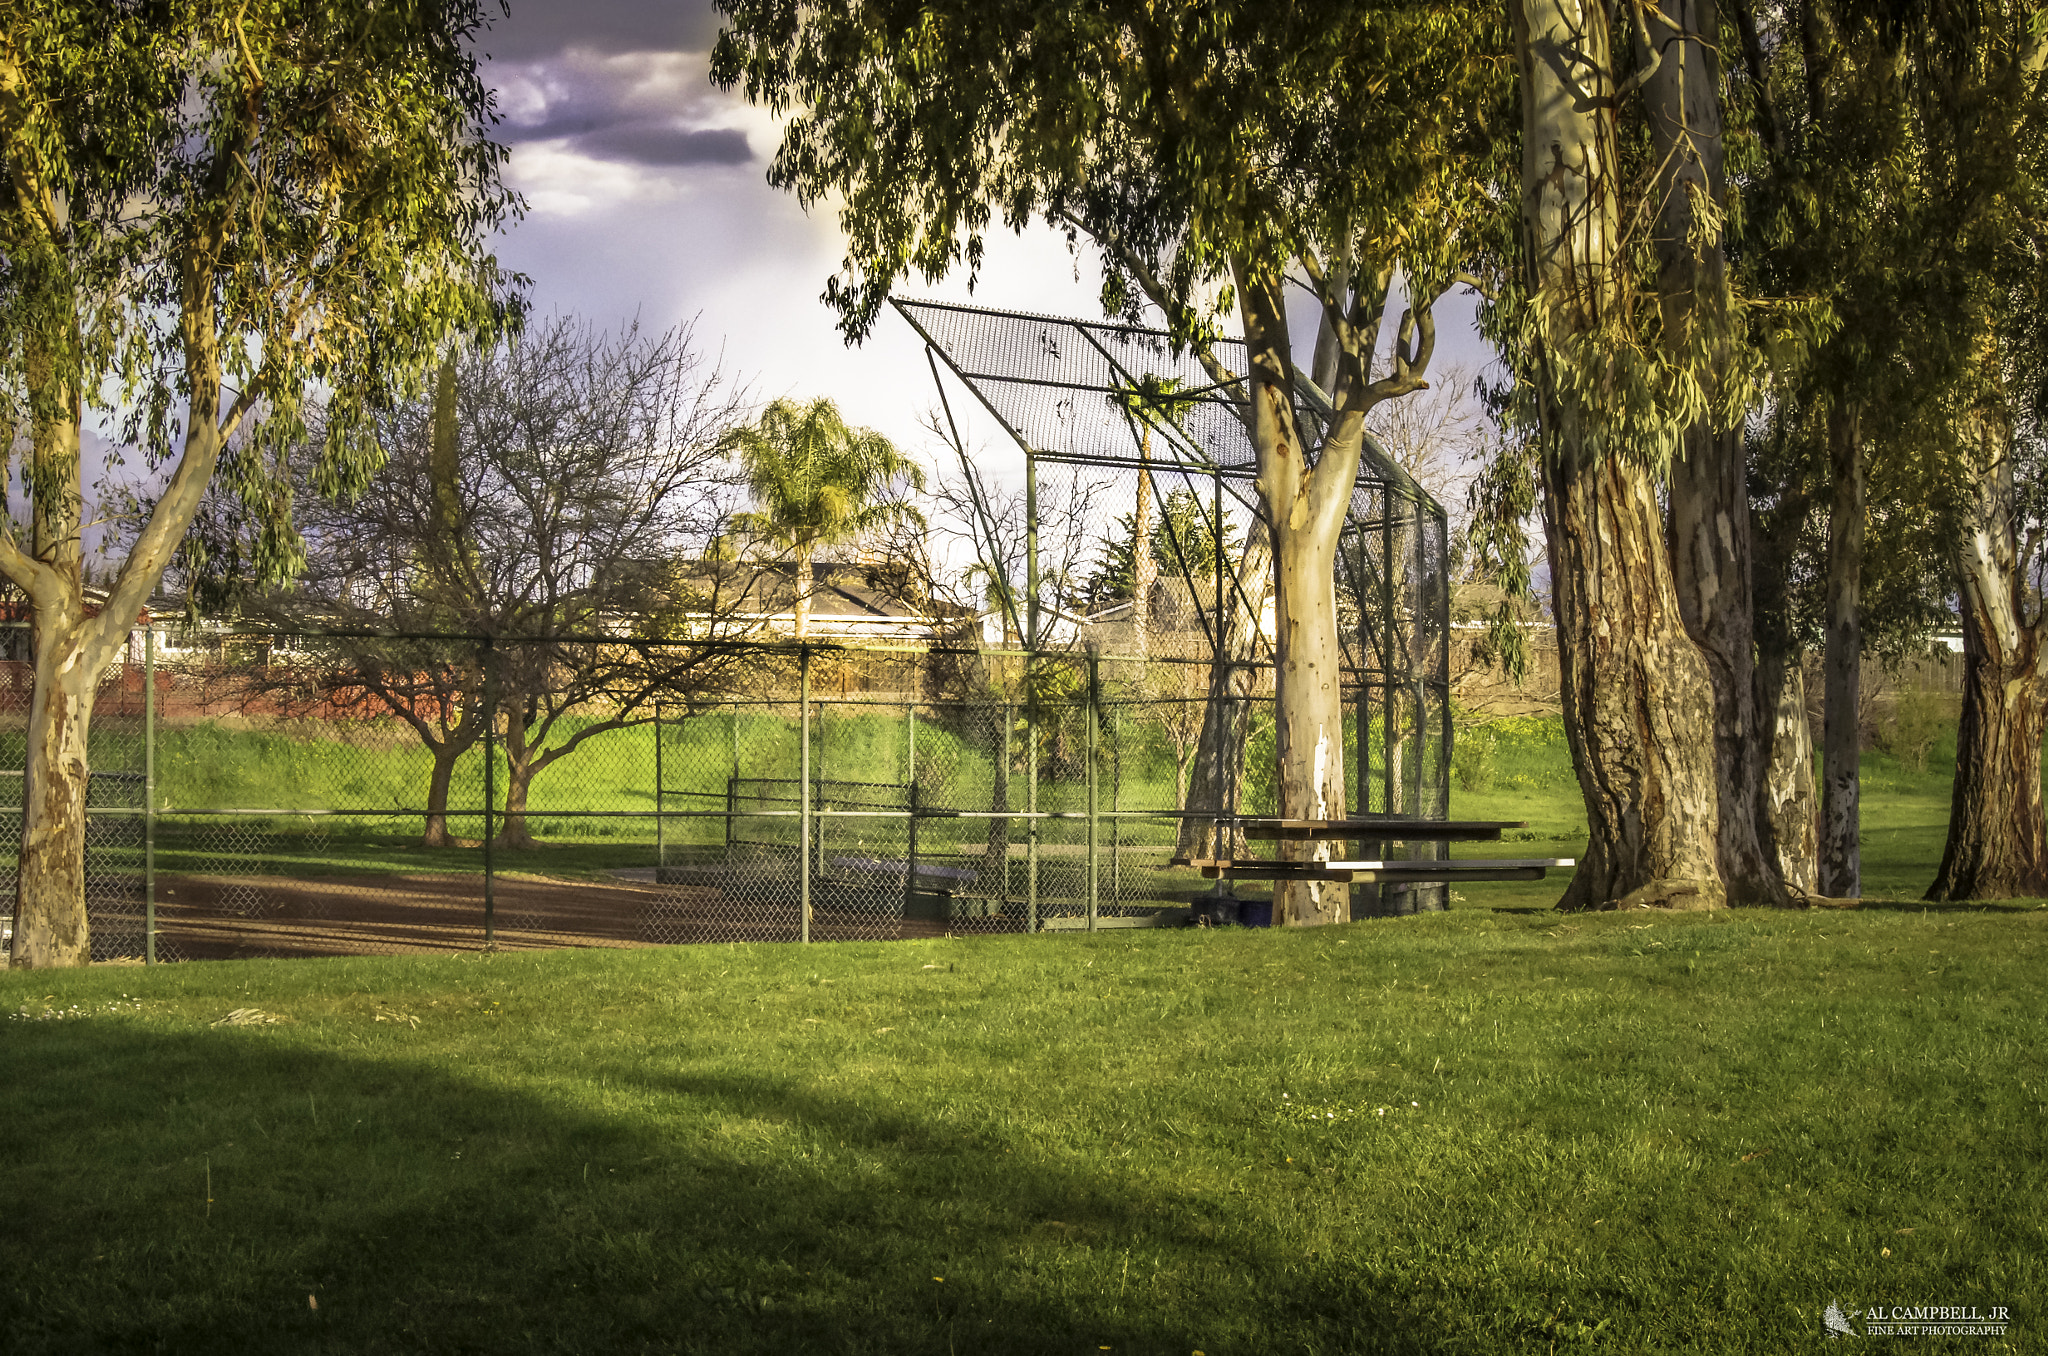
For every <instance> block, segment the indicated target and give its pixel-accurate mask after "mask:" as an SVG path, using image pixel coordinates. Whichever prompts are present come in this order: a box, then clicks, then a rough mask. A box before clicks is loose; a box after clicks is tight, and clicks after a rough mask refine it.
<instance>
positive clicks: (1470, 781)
mask: <svg viewBox="0 0 2048 1356" xmlns="http://www.w3.org/2000/svg"><path fill="white" fill-rule="evenodd" d="M1475 749H1483V750H1484V751H1485V752H1484V756H1476V755H1475V754H1474V753H1473V752H1472V751H1470V750H1475ZM1461 750H1464V751H1463V752H1462V754H1461V757H1460V758H1459V759H1458V761H1457V762H1456V763H1454V765H1453V766H1454V772H1458V773H1463V774H1464V775H1463V777H1462V778H1461V777H1460V776H1457V775H1454V776H1453V778H1452V782H1451V814H1452V815H1453V816H1454V817H1456V818H1471V819H1522V820H1527V821H1529V827H1528V828H1527V829H1521V830H1511V831H1509V832H1508V833H1507V834H1506V835H1505V836H1504V841H1502V842H1500V843H1498V844H1495V843H1474V844H1458V845H1456V846H1455V847H1454V848H1453V849H1452V855H1453V856H1458V857H1479V856H1493V857H1553V856H1554V857H1577V856H1579V855H1581V854H1582V853H1583V852H1584V850H1585V843H1586V812H1585V808H1584V805H1583V803H1582V801H1581V799H1580V796H1579V788H1578V782H1577V780H1576V779H1575V777H1574V776H1573V773H1572V766H1571V753H1570V750H1569V749H1568V748H1567V747H1566V745H1565V738H1564V727H1563V724H1562V723H1561V722H1560V721H1559V720H1558V718H1557V717H1555V716H1551V717H1519V718H1515V719H1511V720H1506V721H1500V722H1497V723H1495V724H1493V725H1490V726H1486V727H1482V728H1481V729H1480V730H1477V731H1472V732H1467V733H1465V734H1464V735H1463V736H1461ZM1861 762H1862V778H1863V819H1862V822H1863V890H1864V894H1865V895H1866V896H1872V897H1877V898H1883V899H1894V900H1902V899H1918V898H1919V897H1920V896H1921V895H1922V894H1923V893H1925V892H1926V889H1927V887H1928V885H1929V884H1931V883H1932V882H1933V880H1934V872H1935V867H1936V866H1937V864H1938V863H1939V862H1940V861H1941V851H1942V846H1943V844H1944V843H1945V842H1946V841H1947V837H1948V814H1949V793H1950V787H1951V785H1952V783H1953V782H1954V780H1955V767H1956V731H1955V722H1954V721H1953V719H1950V720H1947V721H1945V722H1943V723H1942V724H1941V725H1940V726H1939V727H1938V729H1937V730H1936V732H1935V733H1934V735H1933V737H1932V738H1931V740H1930V747H1928V748H1927V749H1926V751H1925V756H1924V758H1923V759H1922V760H1920V761H1919V762H1918V763H1917V765H1916V763H1915V762H1913V761H1910V760H1908V759H1904V758H1901V757H1897V756H1894V755H1893V754H1890V753H1886V752H1883V751H1882V750H1876V749H1873V750H1869V751H1866V752H1865V753H1864V754H1863V757H1862V760H1861ZM1815 776H1816V777H1818V776H1819V767H1818V762H1817V761H1816V766H1815ZM1561 888H1562V886H1561V883H1560V882H1558V881H1557V880H1556V879H1555V877H1553V879H1552V880H1547V881H1543V882H1539V883H1536V884H1503V885H1489V886H1471V885H1465V886H1460V887H1458V889H1459V891H1460V893H1464V894H1466V895H1467V897H1468V898H1471V899H1482V898H1483V899H1484V900H1485V901H1486V902H1488V903H1495V904H1498V903H1505V902H1513V903H1518V904H1520V903H1529V904H1534V903H1538V902H1549V901H1551V900H1555V899H1556V898H1557V895H1558V893H1559V891H1560V890H1561Z"/></svg>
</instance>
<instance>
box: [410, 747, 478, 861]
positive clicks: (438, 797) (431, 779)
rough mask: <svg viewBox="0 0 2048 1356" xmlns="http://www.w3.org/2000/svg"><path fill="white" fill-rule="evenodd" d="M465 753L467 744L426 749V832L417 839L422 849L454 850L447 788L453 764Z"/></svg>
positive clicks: (453, 773) (453, 767)
mask: <svg viewBox="0 0 2048 1356" xmlns="http://www.w3.org/2000/svg"><path fill="white" fill-rule="evenodd" d="M471 742H472V743H473V742H474V741H473V740H472V741H471ZM468 750H469V744H461V745H457V744H456V743H455V742H454V741H453V740H448V741H444V742H441V743H438V744H428V745H427V752H428V753H429V754H430V755H432V757H433V759H434V770H433V771H432V772H431V773H430V774H428V777H427V831H426V834H425V835H424V836H423V837H422V839H421V843H422V845H423V846H426V847H431V848H442V847H454V846H455V840H454V839H453V838H451V837H450V836H449V834H448V784H449V782H450V781H452V780H453V779H454V776H455V764H456V763H457V762H458V761H460V760H461V758H462V755H463V754H464V753H466V752H468Z"/></svg>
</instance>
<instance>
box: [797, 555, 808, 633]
mask: <svg viewBox="0 0 2048 1356" xmlns="http://www.w3.org/2000/svg"><path fill="white" fill-rule="evenodd" d="M810 633H811V552H810V548H808V547H798V548H797V553H796V638H797V639H798V640H803V639H805V638H806V637H808V636H809V635H810Z"/></svg>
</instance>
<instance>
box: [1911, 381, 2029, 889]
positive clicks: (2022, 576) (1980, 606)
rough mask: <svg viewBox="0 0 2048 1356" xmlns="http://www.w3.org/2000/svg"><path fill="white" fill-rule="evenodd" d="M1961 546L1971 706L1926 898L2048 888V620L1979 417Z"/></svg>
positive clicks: (2008, 490)
mask: <svg viewBox="0 0 2048 1356" xmlns="http://www.w3.org/2000/svg"><path fill="white" fill-rule="evenodd" d="M1974 451H1975V453H1976V456H1975V457H1974V458H1973V461H1974V465H1973V466H1972V467H1971V471H1972V473H1973V474H1972V477H1971V484H1970V486H1969V487H1968V488H1969V493H1968V496H1967V498H1966V499H1965V501H1964V522H1963V529H1964V530H1963V532H1962V541H1961V544H1960V547H1959V549H1958V551H1957V560H1956V567H1957V569H1956V573H1957V583H1958V585H1959V587H1958V589H1957V593H1958V596H1959V599H1960V601H1961V604H1962V614H1963V675H1964V676H1963V714H1962V720H1961V722H1960V724H1959V725H1958V726H1957V729H1956V775H1955V785H1954V789H1953V791H1952V793H1951V802H1950V808H1949V818H1948V842H1947V844H1946V846H1945V847H1944V848H1943V849H1942V854H1941V867H1940V869H1939V870H1938V871H1937V872H1936V873H1935V878H1934V884H1933V885H1932V886H1930V887H1929V888H1928V891H1927V897H1928V898H1929V899H2038V898H2043V897H2048V822H2044V820H2043V817H2042V803H2041V727H2042V711H2041V670H2042V665H2043V661H2044V658H2048V656H2044V654H2043V646H2042V635H2041V632H2042V629H2043V627H2044V625H2048V623H2044V620H2043V618H2042V617H2041V616H2040V615H2035V616H2032V617H2030V616H2029V615H2028V610H2027V609H2028V598H2027V587H2026V572H2025V571H2024V570H2023V568H2022V561H2021V559H2020V552H2019V544H2018V541H2017V539H2016V536H2015V533H2014V523H2013V477H2012V460H2011V456H2010V449H2009V447H2008V446H2007V445H2006V440H2005V437H2004V435H2003V434H2002V433H2000V432H1997V431H1994V430H1993V429H1992V427H1991V426H1990V425H1989V424H1988V422H1986V421H1979V429H1978V446H1977V447H1976V448H1975V449H1974Z"/></svg>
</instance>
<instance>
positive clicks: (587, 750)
mask: <svg viewBox="0 0 2048 1356" xmlns="http://www.w3.org/2000/svg"><path fill="white" fill-rule="evenodd" d="M599 651H607V652H609V653H606V654H603V655H600V654H599V653H598V652H599ZM600 661H601V662H602V663H605V664H609V665H610V666H611V667H610V677H609V680H608V682H607V683H606V684H601V685H600V686H599V688H598V690H595V691H588V690H586V691H585V692H584V694H583V695H582V696H581V697H580V698H579V699H578V700H576V701H574V702H569V703H563V704H555V705H551V696H550V694H551V693H552V692H553V691H554V690H555V689H556V688H560V689H563V690H574V689H575V684H574V683H572V682H570V681H569V679H570V677H571V675H569V674H568V673H567V670H568V669H569V668H571V667H582V668H589V667H591V666H593V665H595V664H598V663H599V662H600ZM6 676H7V682H8V686H7V688H6V690H5V692H4V694H0V768H4V769H5V773H4V775H0V850H4V851H6V852H7V853H8V854H9V857H10V859H11V856H12V853H13V851H14V850H15V849H16V848H18V845H19V836H20V826H21V809H20V806H21V802H20V799H19V797H20V795H21V793H22V788H23V787H24V785H25V779H24V777H23V775H22V772H21V768H22V766H23V759H24V754H25V749H26V731H27V722H28V717H29V700H28V699H29V691H30V687H29V678H30V675H29V671H28V666H27V664H26V663H25V662H23V661H11V662H9V663H8V665H7V675H6ZM1209 679H1210V675H1209V669H1208V667H1207V666H1206V665H1197V664H1189V663H1185V662H1176V661H1170V660H1163V659H1162V660H1154V661H1150V662H1138V661H1130V660H1117V661H1110V660H1103V661H1098V660H1095V659H1093V658H1091V657H1089V656H1087V655H1076V654H1060V655H1045V654H1040V655H1035V656H1032V655H1025V654H1023V653H1021V652H1019V651H1015V650H1011V651H973V650H966V649H956V650H947V649H945V648H944V647H937V648H934V649H930V650H919V651H915V652H912V651H907V650H906V651H899V652H890V653H881V652H874V651H853V650H846V649H837V648H833V647H826V646H803V647H799V646H795V645H759V646H735V645H730V644H727V645H721V646H716V647H711V646H703V645H697V646H692V645H690V644H687V643H669V644H662V643H655V642H638V641H614V640H592V641H583V642H573V643H572V642H562V641H549V642H512V641H505V640H498V641H488V640H481V639H474V638H447V637H428V638H420V639H401V638H390V637H363V638H355V639H349V638H336V637H278V636H267V637H260V638H257V637H228V636H222V637H216V638H214V639H213V640H211V641H209V642H207V643H206V644H204V645H184V646H181V645H179V644H178V643H176V637H175V634H174V633H171V632H167V631H159V630H138V631H137V632H136V634H135V636H134V638H133V642H132V644H131V645H130V646H129V647H128V650H127V651H126V652H125V653H124V655H123V657H122V659H121V661H120V662H119V663H118V664H116V665H114V666H113V667H112V668H111V669H110V670H109V672H108V673H107V674H106V675H105V678H104V681H103V682H102V684H101V687H100V689H99V696H98V700H97V704H96V708H95V712H94V716H93V720H92V727H91V745H90V754H91V765H92V770H93V776H92V780H91V783H90V796H89V803H88V828H87V835H86V858H87V882H88V885H87V890H88V898H87V906H88V916H89V922H90V926H91V929H92V947H93V958H94V960H95V961H101V962H105V961H119V960H156V961H172V960H205V959H228V958H246V957H263V956H278V957H307V956H337V955H369V954H398V953H417V952H453V951H476V950H484V949H498V950H508V949H529V948H546V947H565V946H599V947H606V946H609V947H636V946H650V945H653V946H659V945H671V944H677V943H687V942H712V941H722V942H733V941H787V942H811V941H838V940H855V939H868V940H879V939H894V938H907V937H929V936H937V935H942V934H947V933H952V934H963V933H994V932H1017V933H1030V932H1048V931H1062V930H1093V929H1103V928H1127V927H1142V926H1170V925H1176V924H1181V923H1185V922H1186V921H1188V919H1189V905H1190V903H1191V902H1192V901H1195V900H1197V899H1208V898H1214V897H1216V896H1217V895H1218V894H1219V887H1218V886H1216V885H1215V884H1214V883H1213V882H1210V881H1207V880H1204V879H1202V878H1201V876H1200V875H1199V874H1198V873H1197V872H1196V871H1195V870H1193V869H1190V868H1187V867H1184V866H1176V865H1174V858H1175V856H1176V851H1177V843H1178V840H1179V836H1180V827H1181V822H1182V820H1183V818H1185V817H1187V816H1190V815H1196V814H1201V813H1203V812H1204V811H1206V812H1207V813H1208V814H1210V815H1213V814H1214V813H1215V812H1216V809H1217V807H1213V806H1212V807H1193V808H1190V807H1188V805H1187V799H1188V795H1189V788H1190V786H1191V785H1192V782H1193V778H1192V773H1193V768H1192V766H1191V763H1192V760H1193V759H1194V757H1195V756H1196V747H1197V743H1198V737H1199V733H1200V730H1201V727H1202V723H1203V719H1204V715H1205V712H1206V704H1207V702H1208V701H1209V700H1210V696H1209V693H1210V690H1211V685H1210V681H1209ZM522 682H523V683H524V685H525V686H524V688H523V689H522V687H521V683H522ZM543 684H546V685H548V691H547V692H536V691H534V690H533V689H535V688H537V687H540V686H541V685H543ZM1242 690H1243V691H1244V692H1245V693H1246V694H1247V695H1244V696H1243V697H1241V698H1237V699H1236V700H1241V701H1243V702H1244V703H1245V704H1246V706H1247V710H1248V718H1247V719H1246V720H1245V722H1244V724H1245V727H1246V735H1245V738H1246V741H1247V744H1248V746H1249V749H1248V756H1247V759H1246V765H1247V768H1248V769H1249V775H1247V776H1246V778H1245V779H1244V784H1243V785H1242V786H1240V787H1238V788H1236V791H1235V800H1236V804H1235V805H1234V806H1229V807H1222V808H1223V811H1224V813H1226V814H1229V813H1241V814H1248V815H1249V814H1261V813H1271V812H1272V810H1273V798H1274V797H1273V788H1272V787H1271V785H1270V771H1267V770H1266V769H1268V768H1270V762H1271V758H1270V750H1271V742H1272V722H1271V707H1270V701H1271V698H1270V693H1271V685H1270V679H1269V678H1268V677H1263V676H1257V675H1255V676H1254V678H1253V680H1252V681H1250V682H1248V683H1246V684H1244V685H1242ZM1383 708H1384V702H1383V701H1380V702H1378V704H1377V705H1376V704H1375V703H1374V702H1367V701H1361V702H1358V703H1355V704H1354V709H1355V710H1356V711H1357V712H1358V713H1359V715H1360V717H1361V718H1363V719H1365V720H1366V722H1367V731H1366V733H1367V740H1366V742H1367V744H1368V745H1374V741H1375V740H1380V742H1381V743H1384V740H1383V739H1382V738H1381V726H1382V724H1383V723H1384V719H1385V717H1384V710H1383ZM1406 728H1410V729H1412V728H1413V723H1412V722H1411V723H1410V724H1409V725H1408V726H1407V727H1406ZM1353 733H1354V735H1355V734H1356V731H1355V730H1354V731H1353ZM1425 752H1428V750H1425ZM1395 753H1396V756H1397V760H1398V756H1399V754H1400V753H1401V750H1400V749H1399V748H1397V749H1396V750H1395ZM1357 761H1358V766H1356V767H1354V769H1353V777H1354V788H1355V791H1356V793H1357V798H1356V800H1354V803H1355V804H1370V805H1383V804H1385V803H1386V799H1387V797H1386V792H1385V789H1384V788H1385V787H1386V786H1388V785H1389V784H1390V779H1389V767H1388V759H1387V752H1386V750H1385V749H1384V748H1377V749H1376V751H1375V748H1368V749H1367V751H1366V756H1365V757H1364V758H1362V759H1359V760H1357ZM1440 774H1441V770H1440V769H1434V768H1432V769H1419V768H1417V767H1415V766H1414V764H1413V762H1412V761H1411V762H1410V763H1409V764H1405V765H1403V768H1402V770H1401V771H1399V772H1397V773H1395V774H1394V775H1395V776H1396V777H1403V776H1405V777H1409V778H1411V779H1414V778H1421V779H1423V780H1428V779H1431V778H1434V779H1436V780H1439V781H1440V780H1441V775H1440ZM1418 784H1419V783H1418ZM1374 787H1378V788H1381V789H1380V790H1377V791H1375V790H1374V789H1373V788H1374ZM13 886H14V873H13V872H12V871H6V872H5V873H4V874H0V891H4V892H5V895H4V898H0V905H4V910H0V911H4V912H5V913H8V914H11V913H12V892H13ZM1220 893H1221V894H1223V895H1224V896H1228V895H1229V893H1230V891H1229V889H1228V888H1227V887H1224V888H1222V889H1221V891H1220ZM1256 898H1257V897H1256V895H1254V899H1253V901H1252V902H1254V903H1255V902H1256ZM1407 902H1408V904H1409V906H1410V907H1412V906H1413V905H1412V901H1407ZM1400 903H1401V901H1391V900H1390V901H1380V900H1378V899H1377V898H1376V897H1375V896H1373V895H1372V893H1371V891H1370V890H1369V889H1361V890H1357V891H1355V892H1354V908H1355V910H1356V911H1357V912H1359V913H1361V914H1363V913H1371V912H1379V911H1387V910H1385V909H1384V908H1383V905H1384V904H1392V905H1393V908H1392V910H1391V911H1406V910H1404V909H1401V908H1400V907H1399V905H1400Z"/></svg>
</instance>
